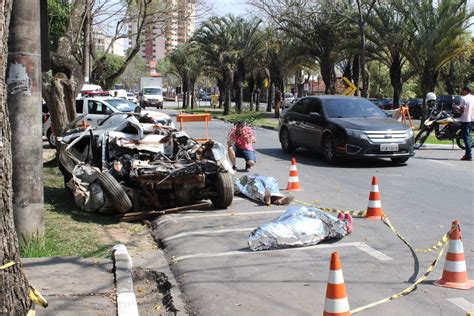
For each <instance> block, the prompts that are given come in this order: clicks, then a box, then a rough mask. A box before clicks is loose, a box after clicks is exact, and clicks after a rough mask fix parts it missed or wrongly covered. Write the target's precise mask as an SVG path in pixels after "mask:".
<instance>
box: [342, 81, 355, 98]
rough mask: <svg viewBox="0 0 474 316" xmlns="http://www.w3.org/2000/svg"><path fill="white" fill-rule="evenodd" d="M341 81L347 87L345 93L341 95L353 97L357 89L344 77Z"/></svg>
mask: <svg viewBox="0 0 474 316" xmlns="http://www.w3.org/2000/svg"><path fill="white" fill-rule="evenodd" d="M342 80H344V82H345V83H346V84H347V85H348V87H347V89H346V91H344V92H343V93H342V95H354V93H355V92H356V91H357V87H356V86H355V85H354V84H353V83H352V82H351V81H350V80H349V79H347V78H346V77H342Z"/></svg>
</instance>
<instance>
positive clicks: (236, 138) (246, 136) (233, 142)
mask: <svg viewBox="0 0 474 316" xmlns="http://www.w3.org/2000/svg"><path fill="white" fill-rule="evenodd" d="M255 142H256V138H255V133H254V131H253V129H252V128H251V127H250V126H248V125H246V124H245V123H244V122H237V123H235V125H234V127H233V128H232V130H231V131H230V132H229V135H228V137H227V145H228V146H229V148H228V152H229V158H230V161H231V163H232V168H233V169H234V170H236V169H237V167H236V164H237V163H236V157H237V158H243V159H244V160H245V171H249V170H250V168H251V167H252V166H253V165H255V163H256V161H257V157H256V155H255V150H254V149H253V145H252V144H253V143H255Z"/></svg>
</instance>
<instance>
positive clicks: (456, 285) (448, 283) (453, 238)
mask: <svg viewBox="0 0 474 316" xmlns="http://www.w3.org/2000/svg"><path fill="white" fill-rule="evenodd" d="M434 284H435V285H438V286H444V287H450V288H453V289H460V290H469V289H470V288H472V287H473V286H474V281H473V280H469V278H468V276H467V269H466V260H465V259H464V247H463V246H462V240H461V229H460V228H459V221H453V224H452V226H451V233H450V234H449V245H448V252H447V253H446V262H445V264H444V269H443V275H442V276H441V279H439V280H438V281H435V282H434Z"/></svg>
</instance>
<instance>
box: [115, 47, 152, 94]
mask: <svg viewBox="0 0 474 316" xmlns="http://www.w3.org/2000/svg"><path fill="white" fill-rule="evenodd" d="M147 75H148V71H147V67H146V64H145V61H144V60H143V58H142V57H141V56H140V54H137V55H135V57H133V59H132V60H131V61H130V63H129V64H128V65H127V68H126V69H125V71H124V72H123V74H122V75H121V76H120V77H119V81H120V82H121V83H122V84H123V85H124V86H125V87H126V88H127V90H134V89H135V90H138V86H139V84H140V78H141V77H146V76H147Z"/></svg>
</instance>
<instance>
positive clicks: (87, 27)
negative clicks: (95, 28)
mask: <svg viewBox="0 0 474 316" xmlns="http://www.w3.org/2000/svg"><path fill="white" fill-rule="evenodd" d="M90 9H91V5H90V1H89V0H87V1H86V11H85V17H84V26H83V28H82V29H83V32H84V46H83V47H82V55H83V64H82V66H83V71H84V82H85V83H89V82H90V72H91V71H90V40H91V20H90V19H91V10H90Z"/></svg>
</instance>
